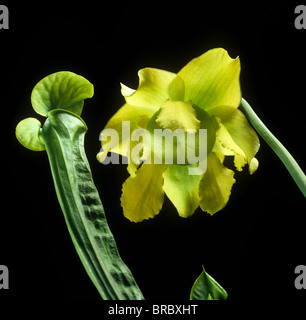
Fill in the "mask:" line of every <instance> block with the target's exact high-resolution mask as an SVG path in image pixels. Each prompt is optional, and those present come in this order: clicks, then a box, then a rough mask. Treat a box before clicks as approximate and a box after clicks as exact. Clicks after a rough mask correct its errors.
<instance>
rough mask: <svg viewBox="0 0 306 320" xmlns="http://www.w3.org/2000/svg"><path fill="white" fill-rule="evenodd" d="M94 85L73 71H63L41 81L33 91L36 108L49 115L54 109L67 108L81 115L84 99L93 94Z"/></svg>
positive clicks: (39, 111) (34, 106) (33, 104)
mask: <svg viewBox="0 0 306 320" xmlns="http://www.w3.org/2000/svg"><path fill="white" fill-rule="evenodd" d="M93 93H94V89H93V85H92V84H91V83H90V82H89V81H88V80H87V79H85V78H84V77H82V76H79V75H77V74H75V73H73V72H69V71H61V72H56V73H53V74H50V75H49V76H47V77H45V78H43V79H42V80H41V81H39V82H38V83H37V84H36V86H35V87H34V89H33V91H32V96H31V101H32V106H33V108H34V110H35V111H36V112H37V113H38V114H40V115H42V116H47V114H48V112H50V111H51V110H54V109H65V110H68V111H71V112H73V113H75V114H77V115H81V113H82V109H83V104H84V99H87V98H91V97H92V96H93Z"/></svg>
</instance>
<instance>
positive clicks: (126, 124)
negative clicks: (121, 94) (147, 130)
mask: <svg viewBox="0 0 306 320" xmlns="http://www.w3.org/2000/svg"><path fill="white" fill-rule="evenodd" d="M150 116H151V113H150V112H148V111H146V110H142V109H138V108H135V107H132V106H130V105H128V104H125V105H124V106H122V107H121V108H120V109H119V110H118V111H117V112H116V113H115V114H114V115H113V116H112V118H111V119H110V120H109V121H108V123H107V124H106V126H105V128H104V129H103V130H102V132H101V134H100V141H101V143H102V147H103V146H105V145H106V143H109V145H108V148H107V149H108V150H104V151H101V152H100V153H99V156H97V158H98V160H99V161H100V162H102V161H103V157H104V158H105V157H106V154H105V153H107V152H109V151H111V152H114V153H118V154H121V155H123V156H128V152H129V150H130V133H131V132H133V130H135V129H136V128H137V127H138V125H139V123H141V125H144V126H145V124H146V122H147V121H148V120H149V117H150ZM108 129H112V130H115V131H116V132H117V134H118V139H116V140H115V139H114V141H110V142H108V138H107V137H108V134H109V131H108ZM102 153H103V154H102Z"/></svg>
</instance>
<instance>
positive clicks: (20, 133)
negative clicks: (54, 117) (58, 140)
mask: <svg viewBox="0 0 306 320" xmlns="http://www.w3.org/2000/svg"><path fill="white" fill-rule="evenodd" d="M40 128H41V123H40V121H38V120H37V119H35V118H26V119H24V120H22V121H20V122H19V123H18V125H17V127H16V132H15V134H16V138H17V140H18V141H19V142H20V143H21V144H22V145H23V146H24V147H26V148H28V149H30V150H33V151H43V150H45V145H44V143H43V142H42V141H41V140H40V139H39V137H38V136H39V131H40Z"/></svg>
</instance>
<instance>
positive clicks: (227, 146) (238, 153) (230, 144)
mask: <svg viewBox="0 0 306 320" xmlns="http://www.w3.org/2000/svg"><path fill="white" fill-rule="evenodd" d="M213 150H214V151H215V152H218V153H221V154H223V155H225V156H234V164H235V166H236V168H237V170H238V171H241V170H242V168H243V167H244V165H245V164H246V163H247V159H246V155H245V153H244V152H243V150H242V149H241V148H240V147H239V146H238V145H237V144H236V143H235V141H234V140H233V138H232V137H231V135H230V134H229V132H228V131H227V130H226V128H225V127H224V125H223V124H222V122H221V120H220V119H219V128H218V130H217V132H216V142H215V145H214V149H213Z"/></svg>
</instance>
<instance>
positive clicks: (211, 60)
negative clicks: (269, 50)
mask: <svg viewBox="0 0 306 320" xmlns="http://www.w3.org/2000/svg"><path fill="white" fill-rule="evenodd" d="M239 75H240V60H239V58H236V59H232V58H231V57H230V56H229V55H228V53H227V52H226V51H225V50H224V49H221V48H217V49H213V50H210V51H208V52H206V53H204V54H203V55H201V56H200V57H197V58H195V59H193V60H191V61H190V62H189V63H188V64H187V65H186V66H185V67H183V68H182V69H181V70H180V71H179V72H178V73H177V74H175V73H172V72H168V71H164V70H159V69H154V68H145V69H141V70H140V71H139V72H138V76H139V86H138V88H137V90H133V89H130V88H128V87H127V86H125V85H122V90H121V92H122V95H123V96H124V98H125V101H126V103H125V104H124V105H123V106H122V107H121V108H120V109H119V110H118V112H117V113H116V114H115V115H114V116H113V117H112V118H111V119H110V120H109V122H108V123H107V125H106V127H105V129H113V130H116V132H117V133H118V137H119V139H114V141H108V140H107V137H108V134H107V130H103V131H102V133H101V141H102V151H101V152H100V153H99V154H98V156H97V158H98V160H99V161H101V162H103V161H104V160H105V159H106V157H107V152H108V151H111V152H112V153H117V154H121V155H123V156H126V157H127V158H128V160H129V161H128V162H129V163H128V171H129V173H130V177H129V178H128V179H127V180H126V181H125V182H124V184H123V187H122V197H121V204H122V207H123V213H124V215H125V217H127V218H128V219H129V220H130V221H134V222H139V221H142V220H144V219H149V218H153V217H154V216H155V215H157V214H158V213H159V212H160V210H161V208H162V205H163V201H164V194H165V193H166V195H167V196H168V198H169V199H170V200H171V202H172V203H173V204H174V206H175V207H176V209H177V211H178V213H179V215H180V216H181V217H189V216H191V215H192V214H193V213H194V211H195V210H196V209H197V208H198V206H200V207H201V209H202V210H203V211H206V212H208V213H210V214H211V215H212V214H214V213H216V212H217V211H219V210H221V209H222V208H224V206H225V205H226V204H227V202H228V200H229V196H230V194H231V189H232V186H233V184H234V183H235V179H234V172H233V171H232V170H230V169H228V168H226V167H225V166H224V165H223V161H224V158H225V156H234V164H235V167H236V169H237V170H238V171H241V170H242V168H243V167H244V166H245V164H248V167H249V172H250V173H251V174H252V173H253V172H254V171H256V169H257V167H258V161H257V160H256V158H254V156H255V154H256V153H257V151H258V149H259V140H258V137H257V135H256V133H255V131H254V130H253V129H252V127H251V126H250V125H249V123H248V121H247V119H246V118H245V116H244V115H243V113H242V112H241V111H240V110H239V109H238V107H239V105H240V102H241V90H240V84H239ZM125 121H129V126H130V127H129V129H130V131H134V130H136V129H146V130H145V131H146V132H147V133H148V132H149V133H150V134H151V139H147V138H146V136H145V135H144V136H142V137H143V141H142V146H143V148H142V150H141V151H140V152H138V158H137V156H136V158H137V159H138V160H137V161H135V153H133V147H134V146H135V145H136V144H137V143H138V142H136V141H135V140H136V139H131V136H130V135H128V136H127V135H126V134H123V131H124V130H125V129H124V126H123V125H122V123H126V122H125ZM157 128H159V129H163V130H168V131H169V130H170V131H171V132H174V131H175V130H178V129H179V130H181V132H183V133H184V137H186V138H187V141H188V137H192V136H193V137H194V138H193V139H194V141H201V139H200V138H199V136H200V129H206V133H207V136H206V138H207V143H206V144H205V150H206V157H207V158H206V157H205V161H204V162H205V163H206V165H204V167H202V168H201V166H200V164H194V163H192V164H190V163H188V162H187V163H186V162H184V161H183V164H181V163H179V162H176V160H175V159H176V155H177V154H176V153H179V151H181V150H180V148H181V147H182V144H180V143H179V142H178V141H175V142H174V148H173V157H172V159H173V160H174V161H173V162H172V163H171V161H170V162H169V161H168V162H167V161H166V160H165V151H166V150H167V148H170V146H169V145H168V144H167V143H165V142H163V143H161V144H160V145H158V144H157V145H155V148H154V143H153V140H152V137H154V134H155V131H154V129H157ZM155 136H156V134H155ZM149 142H150V143H149ZM106 144H107V145H106ZM106 146H108V148H106ZM171 147H173V146H171ZM185 147H187V148H188V147H189V145H188V142H187V144H186V142H185V143H183V149H184V150H185ZM199 148H201V145H200V146H199ZM138 151H139V150H138ZM132 153H133V155H132ZM183 153H184V151H183ZM136 154H137V153H136ZM153 158H154V161H152V159H153ZM156 159H159V160H160V159H162V161H159V162H157V161H156ZM177 159H178V158H177ZM148 160H151V161H148ZM168 160H169V159H168ZM170 160H171V159H170ZM183 160H186V154H185V155H183ZM142 161H143V162H144V163H142V164H141V162H142ZM191 168H193V169H194V170H198V172H193V173H192V174H190V173H191V171H190V169H191ZM203 168H204V170H203ZM200 169H202V171H199V170H200Z"/></svg>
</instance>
